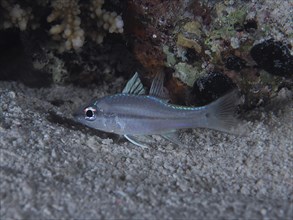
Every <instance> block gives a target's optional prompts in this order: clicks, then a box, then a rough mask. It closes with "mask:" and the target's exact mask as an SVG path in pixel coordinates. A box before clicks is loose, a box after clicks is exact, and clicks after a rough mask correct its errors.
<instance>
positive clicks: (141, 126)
mask: <svg viewBox="0 0 293 220" xmlns="http://www.w3.org/2000/svg"><path fill="white" fill-rule="evenodd" d="M162 79H163V78H162V77H161V78H158V79H155V80H154V82H153V84H152V87H151V90H150V95H145V92H144V90H143V87H142V85H141V82H140V80H139V78H138V75H137V74H135V75H134V76H133V78H132V79H131V80H130V81H129V82H128V84H127V85H126V87H125V89H124V90H123V93H120V94H116V95H112V96H106V97H103V98H100V99H97V100H94V101H92V102H91V103H89V104H88V105H87V106H86V107H85V108H83V109H82V110H80V111H78V112H77V113H76V114H75V120H77V121H78V122H80V123H82V124H84V125H86V126H88V127H91V128H94V129H98V130H102V131H106V132H112V133H116V134H120V135H124V136H125V137H126V138H127V139H128V140H130V141H131V142H132V143H134V144H137V145H139V146H142V145H141V144H139V143H137V142H136V141H134V139H133V138H132V136H133V135H153V134H161V135H163V136H164V137H167V139H169V140H174V141H173V142H177V141H176V140H175V139H174V138H173V137H172V136H170V135H169V134H172V132H174V131H176V130H179V129H186V128H198V127H201V128H210V129H216V130H220V131H224V132H231V128H232V127H233V126H235V125H236V124H238V121H237V120H236V119H235V117H234V116H233V113H234V110H235V106H236V103H237V96H236V95H235V92H234V91H233V92H230V93H228V94H227V95H225V96H223V97H221V98H219V99H218V100H216V101H214V102H212V103H211V104H209V105H206V106H202V107H185V106H178V105H173V104H170V103H168V102H167V100H165V99H162V98H160V96H162V91H163V89H162V88H163V81H162ZM166 134H168V136H166ZM177 143H178V142H177Z"/></svg>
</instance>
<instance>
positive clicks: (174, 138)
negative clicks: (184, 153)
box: [161, 131, 185, 146]
mask: <svg viewBox="0 0 293 220" xmlns="http://www.w3.org/2000/svg"><path fill="white" fill-rule="evenodd" d="M161 136H162V137H163V138H165V139H166V140H168V141H171V142H172V143H173V144H176V145H178V146H185V144H183V143H182V142H181V141H180V139H179V137H178V133H177V132H176V131H173V132H169V133H166V134H161Z"/></svg>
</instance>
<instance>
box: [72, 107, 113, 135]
mask: <svg viewBox="0 0 293 220" xmlns="http://www.w3.org/2000/svg"><path fill="white" fill-rule="evenodd" d="M103 112H104V111H103V109H101V108H100V107H99V106H98V104H97V102H91V103H89V104H88V105H86V106H83V107H81V108H79V109H78V110H77V111H76V112H75V113H74V114H73V117H74V120H75V121H76V122H78V123H81V124H84V125H86V126H88V127H91V128H94V129H98V130H103V131H105V130H107V129H106V124H105V117H104V114H103Z"/></svg>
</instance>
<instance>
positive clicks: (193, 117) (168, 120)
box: [75, 94, 209, 135]
mask: <svg viewBox="0 0 293 220" xmlns="http://www.w3.org/2000/svg"><path fill="white" fill-rule="evenodd" d="M89 106H91V110H94V111H95V120H92V121H91V120H88V121H85V120H84V113H82V114H79V115H76V116H75V117H76V119H77V120H78V121H80V122H82V123H84V124H86V125H87V126H89V127H92V128H95V129H98V130H102V131H106V132H113V133H116V134H121V135H125V134H131V135H151V134H162V133H169V132H172V131H174V130H177V129H184V128H194V127H206V126H207V122H208V121H207V117H209V114H208V107H207V106H204V107H195V108H188V107H183V106H177V105H172V104H169V103H167V102H165V101H164V100H161V99H159V98H156V97H154V96H142V95H140V96H137V95H131V94H117V95H113V96H107V97H104V98H102V99H99V100H97V101H95V102H93V103H92V104H90V105H89Z"/></svg>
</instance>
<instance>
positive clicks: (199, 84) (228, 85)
mask: <svg viewBox="0 0 293 220" xmlns="http://www.w3.org/2000/svg"><path fill="white" fill-rule="evenodd" d="M235 87H236V85H235V84H234V83H233V81H232V80H231V79H230V78H229V77H228V76H226V75H224V74H222V73H221V72H210V73H209V74H208V75H207V76H204V77H202V78H199V79H198V80H196V81H195V83H194V84H193V87H192V96H193V97H194V103H193V104H196V105H206V104H208V103H210V102H212V101H214V100H216V99H218V98H219V97H221V96H223V95H224V94H226V93H227V92H229V91H230V90H232V89H233V88H235Z"/></svg>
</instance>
